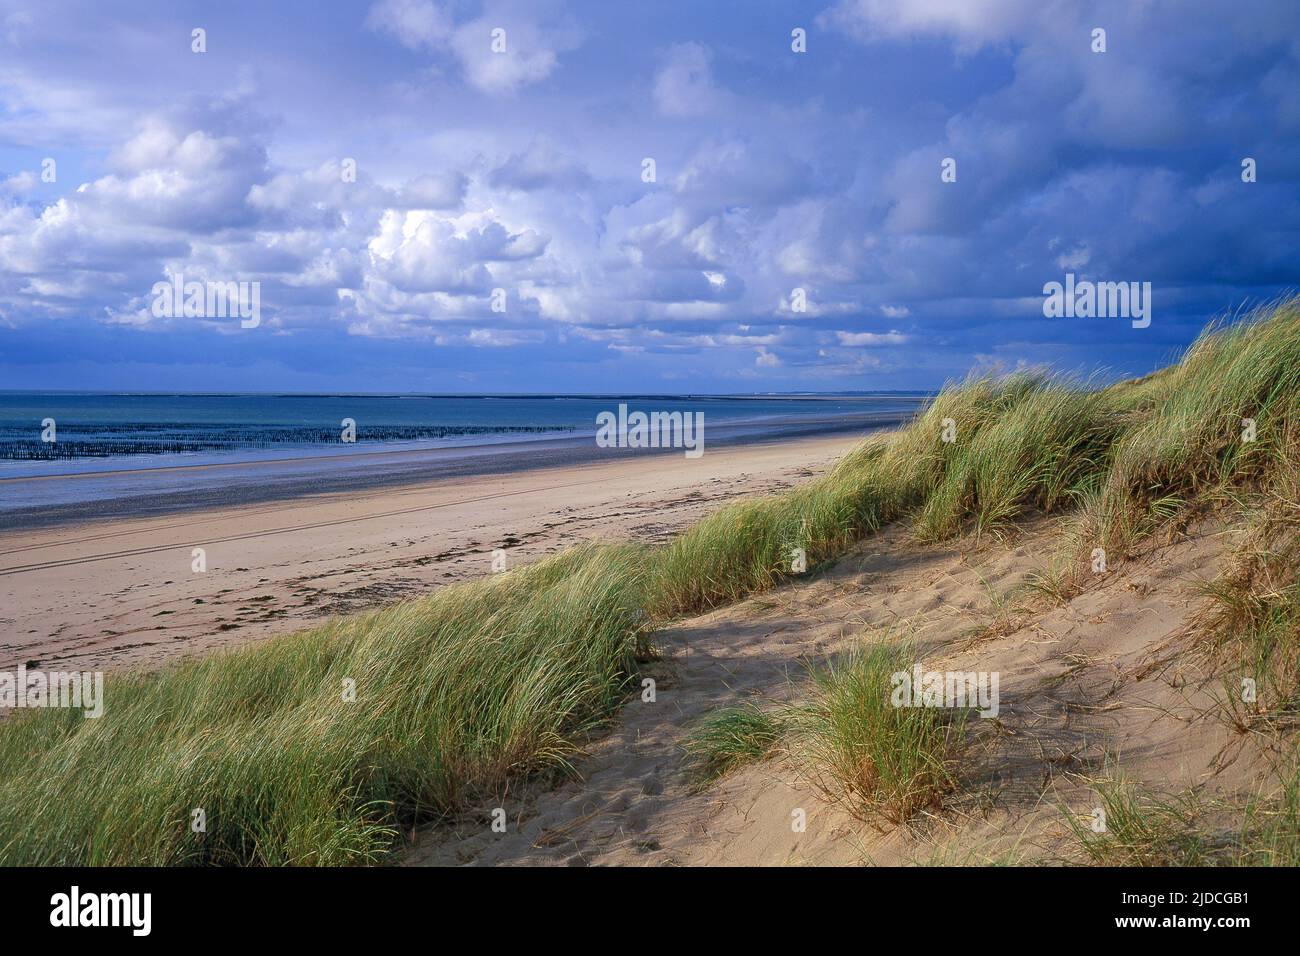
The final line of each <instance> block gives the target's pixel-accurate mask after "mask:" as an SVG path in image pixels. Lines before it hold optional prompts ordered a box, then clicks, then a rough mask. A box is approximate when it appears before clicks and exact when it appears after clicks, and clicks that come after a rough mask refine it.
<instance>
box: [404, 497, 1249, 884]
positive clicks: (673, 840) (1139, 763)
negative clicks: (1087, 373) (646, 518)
mask: <svg viewBox="0 0 1300 956" xmlns="http://www.w3.org/2000/svg"><path fill="white" fill-rule="evenodd" d="M1219 530H1220V529H1218V528H1215V527H1203V528H1200V529H1198V530H1196V531H1194V532H1192V533H1191V534H1190V535H1189V536H1188V537H1187V538H1185V539H1183V540H1180V541H1178V542H1176V543H1173V544H1155V543H1153V544H1151V545H1150V546H1148V547H1146V548H1144V553H1143V554H1141V555H1140V556H1139V557H1138V558H1137V559H1136V560H1135V561H1133V562H1131V563H1130V564H1129V565H1127V566H1126V567H1125V569H1124V570H1123V571H1122V572H1120V573H1115V574H1112V575H1109V576H1103V577H1099V579H1098V581H1097V582H1096V583H1095V584H1094V585H1093V586H1091V587H1089V588H1088V589H1087V590H1085V591H1084V592H1083V593H1082V594H1080V595H1078V596H1077V597H1075V598H1074V599H1073V600H1071V601H1069V602H1068V603H1065V604H1064V605H1061V606H1051V607H1044V608H1041V609H1039V610H1037V611H1033V610H1030V611H1026V612H1023V613H1020V614H1018V615H1015V616H1013V617H1011V618H1009V617H1008V612H1007V611H1006V609H1005V607H1003V606H1002V599H1003V598H1004V597H1005V596H1006V595H1008V594H1009V593H1011V592H1012V591H1013V590H1014V589H1016V588H1018V587H1020V586H1022V585H1024V584H1025V583H1026V582H1027V580H1028V579H1029V576H1030V575H1031V574H1032V573H1034V572H1035V571H1037V570H1039V569H1040V568H1041V567H1042V566H1044V565H1045V564H1046V563H1047V561H1048V560H1049V558H1050V556H1051V554H1052V550H1053V547H1054V546H1055V544H1056V534H1055V525H1054V523H1052V522H1049V521H1046V520H1039V521H1036V522H1032V523H1030V524H1029V525H1028V526H1027V528H1026V529H1024V530H1023V531H1021V532H1018V533H1017V534H1016V535H1015V537H1014V538H1013V539H1012V540H1010V541H1009V542H1007V543H1005V544H1003V543H991V542H989V541H988V539H986V540H985V542H984V543H983V544H982V545H980V544H977V543H976V542H974V541H972V540H971V539H969V538H964V539H958V540H956V541H952V542H945V543H943V544H940V545H919V544H916V543H914V542H913V541H912V540H911V538H910V534H909V532H908V531H907V530H905V529H904V528H902V527H899V526H895V527H893V528H890V529H887V530H886V531H885V532H884V533H882V534H881V535H879V536H877V537H875V538H871V539H868V540H866V541H864V542H863V543H862V544H861V545H860V546H858V547H857V548H856V549H855V550H854V551H853V552H852V553H851V554H849V555H847V556H846V557H844V558H842V559H841V560H839V561H838V562H836V564H835V565H834V566H833V567H832V568H831V569H829V570H828V571H826V572H824V573H823V574H821V575H818V576H817V577H816V579H815V580H811V581H809V582H807V583H793V584H790V585H787V586H785V587H782V588H780V589H778V590H776V591H774V592H771V593H767V594H763V595H759V596H756V597H753V598H750V599H748V600H745V601H742V602H740V603H739V604H737V605H734V606H731V607H727V608H724V609H721V610H718V611H715V612H713V613H710V614H706V615H703V616H700V617H695V618H693V619H691V620H687V621H684V622H682V623H680V624H679V625H677V626H674V627H672V628H669V629H667V630H666V631H665V632H664V633H663V634H662V647H663V651H664V659H663V660H662V661H661V662H660V663H658V664H657V665H655V666H653V667H652V668H651V670H650V673H652V674H653V675H655V676H656V677H657V679H658V693H657V701H656V702H655V703H653V704H650V703H644V702H642V701H641V700H640V699H638V698H635V697H634V698H632V699H631V700H630V701H629V702H628V704H627V705H626V706H625V707H624V708H623V710H622V712H621V713H620V714H619V715H618V717H617V719H616V720H615V721H614V723H613V725H612V727H611V729H610V732H609V733H608V734H607V735H605V736H602V737H600V738H599V739H597V740H595V741H593V742H592V743H591V744H590V746H589V747H588V755H587V756H586V757H585V758H584V759H582V760H580V761H579V762H578V763H577V764H576V772H577V777H576V779H571V780H568V781H564V782H562V783H560V784H559V785H558V786H556V787H554V788H549V787H547V786H545V785H539V786H537V787H535V788H534V789H533V790H531V791H529V792H525V793H519V792H515V793H510V794H505V795H501V796H500V797H499V800H500V801H501V802H500V805H501V806H502V807H503V808H504V809H506V811H507V816H508V821H509V824H508V828H507V832H506V833H504V834H500V833H494V832H493V831H492V830H491V828H490V826H489V822H490V808H488V807H486V806H483V807H476V808H474V809H473V810H471V811H469V812H467V813H466V814H464V815H463V816H462V817H461V818H459V819H458V820H456V821H454V822H453V823H451V824H449V825H445V826H439V827H434V828H431V829H428V830H426V831H424V832H423V833H421V834H419V835H418V838H417V840H416V842H415V844H414V846H413V848H412V849H411V851H410V853H409V854H408V856H407V862H408V863H411V864H431V865H448V864H474V865H501V864H521V865H637V864H650V865H656V864H658V865H662V864H668V865H683V864H705V865H793V864H822V865H824V864H848V865H855V864H898V863H918V862H919V863H927V862H930V863H932V862H957V863H980V862H987V861H989V860H992V859H1001V858H1008V857H1010V858H1012V859H1016V860H1029V859H1047V860H1059V859H1069V858H1070V855H1071V853H1073V852H1076V851H1073V850H1072V849H1071V847H1070V845H1069V842H1070V841H1069V840H1068V839H1067V833H1068V828H1067V826H1066V823H1065V818H1064V813H1063V810H1064V809H1066V808H1068V809H1069V810H1071V811H1073V812H1076V813H1078V814H1080V815H1086V814H1088V813H1090V812H1091V811H1092V809H1093V807H1094V806H1095V805H1096V804H1097V802H1098V798H1097V795H1096V793H1095V792H1093V791H1092V790H1091V789H1090V787H1089V786H1088V783H1087V781H1088V780H1089V779H1090V777H1091V776H1092V775H1094V774H1101V773H1103V772H1104V771H1105V769H1106V765H1107V761H1108V760H1110V761H1114V760H1116V759H1118V760H1120V761H1122V764H1123V767H1124V769H1125V772H1126V773H1127V774H1128V775H1129V776H1130V777H1131V778H1132V779H1134V780H1135V781H1137V782H1140V783H1144V784H1147V785H1151V786H1155V787H1169V786H1183V785H1186V786H1202V787H1207V788H1208V789H1209V790H1210V791H1211V792H1215V791H1219V790H1222V791H1224V792H1226V793H1230V794H1231V793H1240V792H1247V791H1249V789H1250V788H1251V787H1252V786H1254V781H1255V780H1256V776H1255V775H1256V773H1257V772H1259V771H1260V770H1261V769H1262V767H1263V762H1262V761H1261V760H1260V754H1259V753H1258V752H1257V751H1256V750H1254V749H1252V748H1254V747H1255V746H1256V745H1257V743H1258V742H1257V741H1253V740H1243V739H1242V738H1240V736H1239V735H1237V734H1235V733H1233V732H1232V731H1231V729H1230V728H1229V727H1228V726H1227V725H1226V724H1225V723H1224V722H1222V721H1220V720H1216V719H1211V718H1210V717H1209V716H1208V714H1209V712H1210V711H1211V710H1212V709H1213V707H1214V706H1215V691H1216V689H1218V687H1217V685H1216V684H1215V683H1213V682H1210V683H1208V684H1202V683H1201V682H1200V679H1201V678H1202V677H1203V676H1204V675H1203V674H1202V673H1201V671H1200V670H1199V668H1198V666H1197V663H1196V658H1195V656H1194V655H1192V654H1190V653H1187V651H1188V646H1187V643H1188V642H1187V640H1186V638H1187V634H1186V628H1187V625H1188V623H1189V621H1190V620H1191V617H1192V615H1193V614H1194V612H1195V609H1196V607H1197V605H1198V601H1197V600H1196V599H1195V597H1194V595H1193V590H1194V586H1195V583H1196V582H1197V581H1200V580H1204V579H1207V578H1209V577H1211V576H1212V575H1213V574H1214V571H1215V568H1216V566H1217V564H1218V561H1219V559H1220V558H1221V556H1222V554H1223V552H1224V549H1225V540H1224V537H1223V536H1222V535H1220V534H1218V533H1217V532H1218V531H1219ZM878 629H892V631H893V633H894V634H895V635H909V636H911V637H913V638H914V639H915V640H916V644H917V648H918V650H920V651H921V652H922V659H923V660H924V662H925V664H926V665H927V667H928V666H936V667H938V668H940V669H960V670H985V671H999V672H1000V673H1001V678H1002V684H1001V698H1002V703H1001V711H1000V713H999V715H998V718H997V719H996V720H989V721H987V722H985V721H979V722H978V724H979V726H976V727H975V728H974V730H975V737H976V745H975V748H974V750H973V752H972V754H973V756H972V758H971V760H970V766H969V767H968V769H967V772H966V777H965V779H964V780H963V786H962V788H961V791H960V794H959V795H954V797H953V799H952V800H951V801H950V802H949V803H948V804H947V805H946V806H945V807H944V812H943V813H942V814H939V815H925V816H923V817H922V818H920V819H918V820H916V821H913V823H912V824H911V825H909V826H903V827H889V826H885V827H878V826H875V825H872V824H870V823H867V822H864V821H862V820H859V819H855V818H854V817H853V816H851V815H850V814H849V813H848V812H846V810H845V808H844V807H842V806H840V805H837V804H834V803H831V802H828V801H827V799H826V798H824V797H823V796H822V794H821V793H820V792H819V791H818V790H817V789H816V788H814V787H813V786H812V785H811V784H810V783H809V781H808V779H807V778H806V776H805V774H804V773H803V771H802V768H801V765H800V762H799V760H798V759H797V758H796V757H795V756H793V755H791V754H789V753H782V752H780V751H778V753H777V754H776V755H775V756H774V757H773V758H772V759H769V760H766V761H763V762H760V763H757V764H754V765H752V766H749V767H746V768H743V769H741V770H739V771H737V772H735V773H733V774H731V775H729V776H726V777H724V778H722V779H721V780H720V781H718V782H717V783H715V784H714V785H712V786H710V787H708V788H707V789H705V790H704V791H703V792H700V791H698V790H697V789H696V788H695V787H694V786H693V785H692V782H691V781H690V780H689V779H688V777H687V775H686V772H685V770H684V767H683V759H682V750H681V745H682V743H683V740H684V739H685V735H686V733H687V732H688V730H689V728H690V727H691V726H692V725H693V724H694V723H696V722H697V721H698V720H699V719H700V718H701V717H703V716H705V715H706V714H708V713H710V712H712V711H714V710H716V709H717V708H720V707H724V706H729V705H734V704H737V703H739V702H742V701H746V700H752V701H755V702H758V703H760V704H764V705H770V704H773V703H787V702H791V701H798V700H800V699H801V697H802V695H803V694H804V693H805V691H806V689H807V679H806V668H805V664H806V663H807V662H810V661H817V662H819V661H821V660H823V659H825V658H826V657H827V656H828V655H834V654H836V653H837V652H840V651H843V650H844V649H845V648H846V646H847V645H848V644H850V643H852V642H854V641H856V640H860V639H861V637H862V636H863V635H864V634H867V633H871V632H872V631H875V630H878ZM796 809H802V810H803V811H804V814H805V816H806V820H807V827H806V830H805V831H804V832H802V833H797V832H794V831H793V829H792V825H791V822H792V817H791V814H792V812H793V811H794V810H796Z"/></svg>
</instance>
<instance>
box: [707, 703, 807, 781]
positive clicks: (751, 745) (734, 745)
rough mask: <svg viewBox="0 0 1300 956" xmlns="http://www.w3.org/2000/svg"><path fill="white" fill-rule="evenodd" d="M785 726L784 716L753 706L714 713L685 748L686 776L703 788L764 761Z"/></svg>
mask: <svg viewBox="0 0 1300 956" xmlns="http://www.w3.org/2000/svg"><path fill="white" fill-rule="evenodd" d="M786 723H787V720H786V718H785V717H784V716H783V715H782V714H780V713H778V712H776V711H773V710H762V709H760V708H759V707H757V706H756V705H754V704H746V705H743V706H740V707H724V708H722V709H721V710H716V711H714V712H713V713H711V714H709V715H708V716H707V717H705V718H704V719H703V720H701V721H700V722H699V723H698V724H696V725H695V727H693V728H692V729H691V731H690V733H689V734H688V735H687V737H686V740H685V742H684V743H683V745H682V749H683V750H684V751H685V755H686V771H687V775H688V776H690V777H691V779H692V780H693V781H694V782H695V784H696V785H697V786H700V787H703V786H706V785H707V784H709V783H712V782H713V781H715V780H717V779H718V778H719V777H723V776H725V775H727V774H729V773H731V772H732V771H733V770H735V769H737V768H738V767H742V766H744V765H745V764H747V763H753V762H756V761H759V760H762V759H763V758H764V757H766V756H768V755H769V754H770V753H771V752H772V751H773V749H774V748H775V747H776V745H777V742H778V741H779V740H780V739H781V735H782V734H783V733H785V728H786Z"/></svg>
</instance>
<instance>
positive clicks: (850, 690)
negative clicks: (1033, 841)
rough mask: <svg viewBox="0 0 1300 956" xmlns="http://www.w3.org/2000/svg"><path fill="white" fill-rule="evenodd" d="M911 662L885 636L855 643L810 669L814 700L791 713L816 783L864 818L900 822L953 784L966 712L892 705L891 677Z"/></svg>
mask: <svg viewBox="0 0 1300 956" xmlns="http://www.w3.org/2000/svg"><path fill="white" fill-rule="evenodd" d="M914 663H915V657H914V655H913V653H912V652H911V650H910V648H909V647H908V645H906V644H900V643H896V642H893V641H891V640H889V639H888V636H885V637H884V638H883V639H881V640H878V641H874V642H872V643H870V644H866V645H862V646H858V647H855V648H854V649H853V650H852V651H850V652H849V653H848V654H847V655H846V656H845V658H844V659H843V660H840V661H838V662H830V663H828V664H827V665H826V666H825V667H822V668H818V669H815V670H814V671H813V693H812V700H811V701H810V702H809V704H808V705H807V706H806V707H804V708H801V709H800V710H799V711H798V712H797V714H796V717H795V718H794V726H795V728H796V730H795V733H796V734H797V738H798V741H799V743H798V746H799V749H800V752H801V755H802V757H803V761H804V764H805V766H806V767H807V768H808V771H809V775H810V778H811V780H812V781H813V783H815V784H816V785H817V786H818V787H819V788H820V789H821V790H822V791H823V792H824V793H826V794H827V795H828V796H829V797H831V798H832V799H834V800H837V801H838V802H840V803H842V804H843V805H844V806H845V807H847V808H848V809H849V810H850V811H851V812H853V813H855V814H857V815H858V816H861V817H862V818H864V819H870V820H874V819H876V818H883V819H885V820H887V821H889V822H891V823H902V822H904V821H906V820H908V819H909V818H910V817H912V816H913V815H915V814H916V813H918V812H920V811H921V810H925V809H927V808H932V807H935V806H937V805H938V803H939V801H940V800H941V799H942V797H943V795H944V794H946V793H948V792H949V791H951V790H953V789H954V788H955V787H956V786H957V780H958V778H957V756H958V754H959V753H960V751H961V748H962V746H963V745H964V743H965V737H966V723H967V718H968V716H969V715H968V714H967V713H966V712H965V711H962V710H956V709H944V708H938V707H896V706H894V704H893V702H892V701H891V695H892V691H893V681H892V676H893V675H894V674H895V673H899V672H910V671H911V669H912V665H913V664H914Z"/></svg>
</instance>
